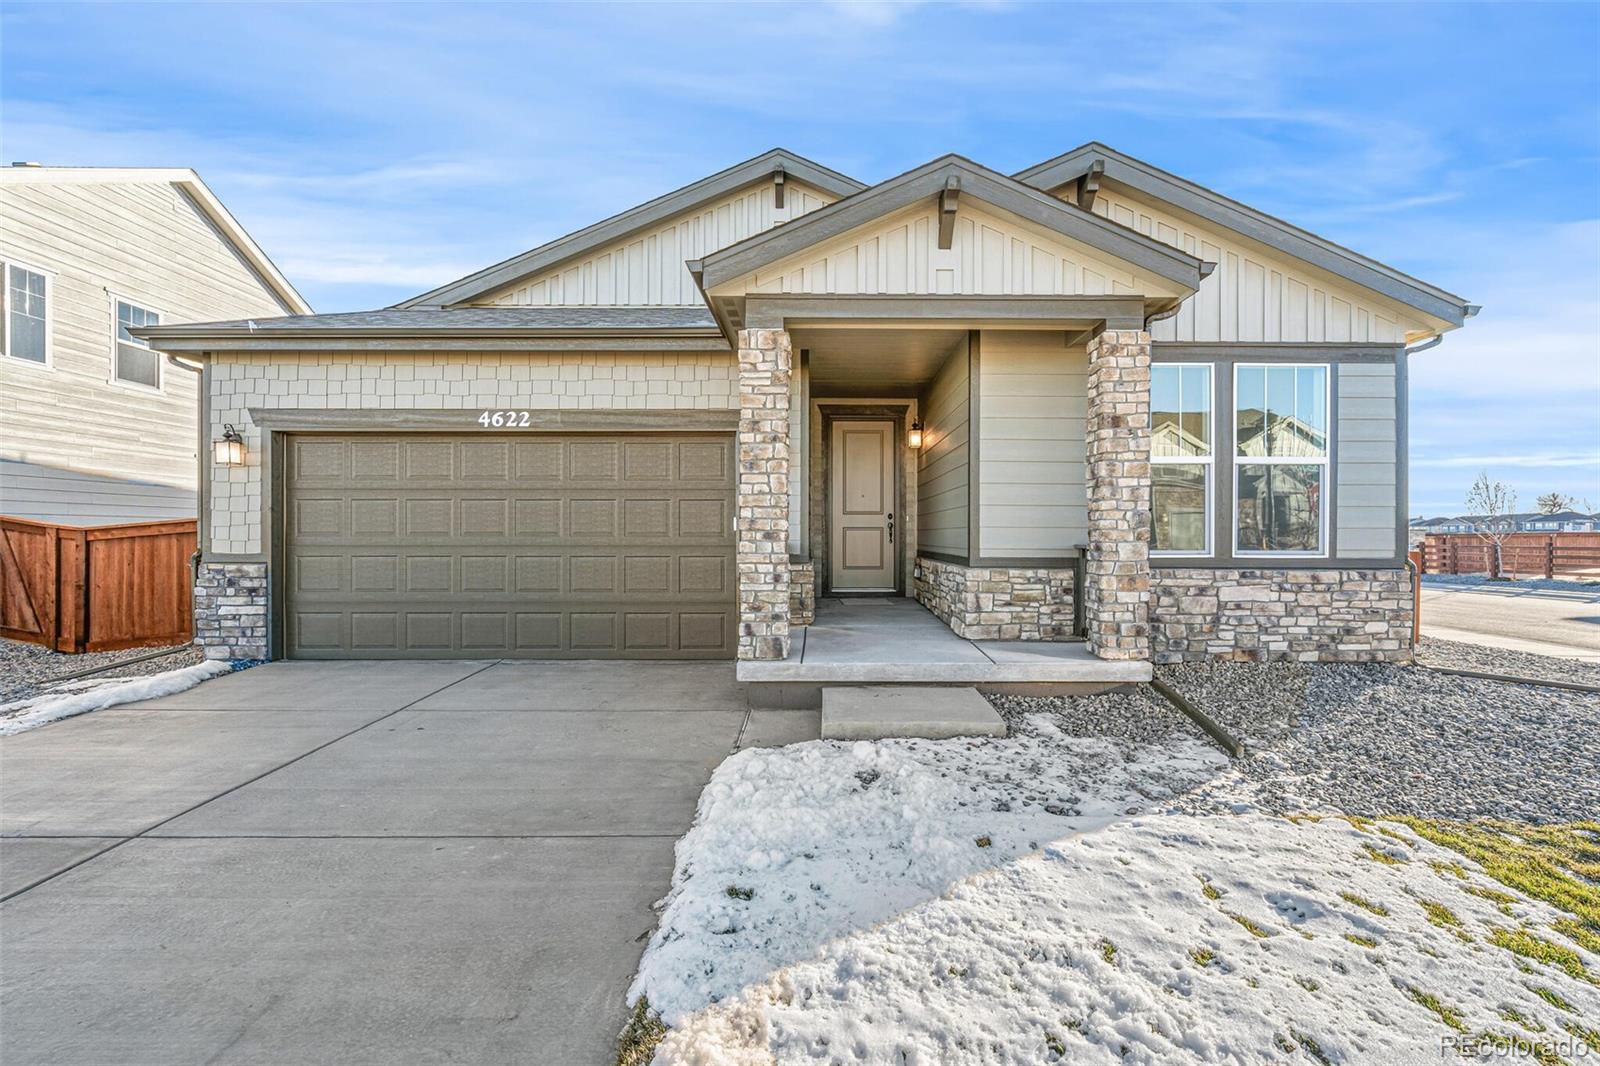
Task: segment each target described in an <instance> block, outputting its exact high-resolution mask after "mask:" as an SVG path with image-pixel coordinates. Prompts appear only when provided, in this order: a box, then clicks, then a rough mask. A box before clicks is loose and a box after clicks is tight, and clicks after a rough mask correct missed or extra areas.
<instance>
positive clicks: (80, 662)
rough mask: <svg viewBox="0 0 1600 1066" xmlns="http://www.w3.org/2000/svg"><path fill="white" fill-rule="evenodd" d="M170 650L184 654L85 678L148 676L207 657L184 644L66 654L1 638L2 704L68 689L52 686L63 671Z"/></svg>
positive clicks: (68, 671) (68, 672) (95, 679)
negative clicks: (169, 646) (169, 647)
mask: <svg viewBox="0 0 1600 1066" xmlns="http://www.w3.org/2000/svg"><path fill="white" fill-rule="evenodd" d="M168 650H171V651H179V652H181V654H174V655H166V656H163V657H161V658H159V659H152V660H150V661H149V662H142V663H128V664H127V665H125V666H121V667H119V668H117V669H115V670H107V671H106V672H105V673H101V674H92V675H90V676H89V677H87V678H84V679H83V680H84V681H103V680H113V679H118V678H130V677H146V676H149V675H150V674H159V673H164V672H166V671H168V670H176V669H177V668H178V667H180V666H193V665H195V664H196V663H199V662H202V661H203V660H204V659H205V656H204V655H203V654H202V653H201V651H200V649H198V648H195V647H193V646H190V645H181V644H180V645H177V646H175V647H174V648H171V649H166V648H127V649H125V650H122V651H95V652H85V653H84V654H82V655H63V654H62V653H61V652H57V651H52V650H51V649H49V648H46V647H44V646H43V645H40V644H28V643H25V642H24V641H20V640H0V704H8V703H17V702H19V701H22V700H31V699H33V698H34V697H35V696H42V695H44V694H45V693H47V692H51V691H56V690H60V691H68V687H67V686H61V685H52V684H51V683H50V682H51V681H52V680H53V679H55V678H58V677H60V676H62V675H63V674H76V673H79V672H81V671H83V670H92V669H94V668H95V667H97V666H107V665H110V664H112V663H120V662H123V661H124V660H127V659H137V658H139V657H140V656H143V655H151V654H154V653H155V652H158V651H168ZM69 685H70V683H69Z"/></svg>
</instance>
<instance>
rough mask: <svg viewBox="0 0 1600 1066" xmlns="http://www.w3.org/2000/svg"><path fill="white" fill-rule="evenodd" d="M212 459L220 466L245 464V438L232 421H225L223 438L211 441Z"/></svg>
mask: <svg viewBox="0 0 1600 1066" xmlns="http://www.w3.org/2000/svg"><path fill="white" fill-rule="evenodd" d="M211 461H212V462H214V463H216V464H217V465H218V466H243V465H244V438H243V437H241V436H239V431H238V430H236V429H234V428H233V425H232V423H224V424H223V426H222V439H221V440H214V441H212V442H211Z"/></svg>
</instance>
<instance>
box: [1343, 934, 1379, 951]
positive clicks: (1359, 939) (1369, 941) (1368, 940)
mask: <svg viewBox="0 0 1600 1066" xmlns="http://www.w3.org/2000/svg"><path fill="white" fill-rule="evenodd" d="M1344 938H1345V939H1346V940H1348V941H1350V943H1352V944H1360V945H1361V946H1362V947H1364V948H1375V947H1377V946H1378V942H1377V940H1375V939H1374V938H1372V937H1370V936H1361V935H1360V934H1359V933H1346V934H1345V935H1344Z"/></svg>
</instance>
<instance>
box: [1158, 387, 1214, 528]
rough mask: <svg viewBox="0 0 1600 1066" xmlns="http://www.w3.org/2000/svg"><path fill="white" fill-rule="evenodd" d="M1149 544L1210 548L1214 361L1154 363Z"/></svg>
mask: <svg viewBox="0 0 1600 1066" xmlns="http://www.w3.org/2000/svg"><path fill="white" fill-rule="evenodd" d="M1150 427H1151V428H1150V480H1151V498H1150V550H1151V551H1152V552H1154V553H1156V554H1158V555H1209V554H1211V468H1212V458H1213V450H1212V445H1211V366H1210V364H1207V363H1160V364H1157V365H1155V366H1153V367H1151V368H1150Z"/></svg>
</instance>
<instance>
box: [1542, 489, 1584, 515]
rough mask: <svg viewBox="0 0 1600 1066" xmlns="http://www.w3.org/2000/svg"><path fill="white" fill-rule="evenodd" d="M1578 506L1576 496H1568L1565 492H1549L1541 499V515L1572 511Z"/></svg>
mask: <svg viewBox="0 0 1600 1066" xmlns="http://www.w3.org/2000/svg"><path fill="white" fill-rule="evenodd" d="M1577 506H1578V498H1577V497H1576V496H1568V495H1567V494H1566V493H1564V492H1547V493H1545V494H1544V495H1543V496H1540V497H1539V513H1540V514H1556V513H1558V512H1560V511H1570V510H1572V509H1574V508H1575V507H1577Z"/></svg>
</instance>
